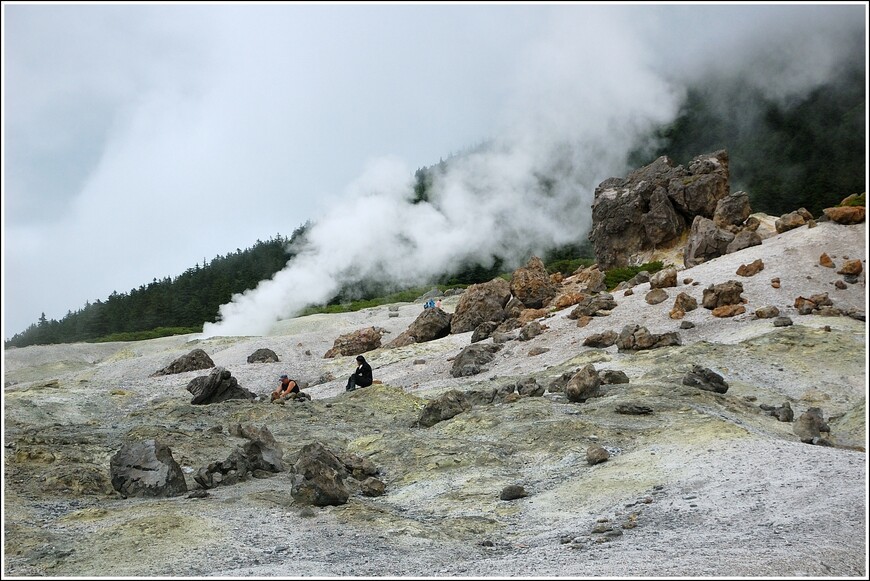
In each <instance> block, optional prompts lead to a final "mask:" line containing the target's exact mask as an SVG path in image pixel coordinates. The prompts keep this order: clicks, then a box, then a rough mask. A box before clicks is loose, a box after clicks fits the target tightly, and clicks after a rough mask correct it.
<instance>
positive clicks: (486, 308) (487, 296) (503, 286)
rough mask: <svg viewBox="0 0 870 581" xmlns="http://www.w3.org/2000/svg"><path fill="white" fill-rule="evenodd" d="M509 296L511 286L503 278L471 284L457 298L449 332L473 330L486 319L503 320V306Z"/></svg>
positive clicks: (504, 315)
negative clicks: (457, 301)
mask: <svg viewBox="0 0 870 581" xmlns="http://www.w3.org/2000/svg"><path fill="white" fill-rule="evenodd" d="M510 298H511V288H510V284H509V283H508V281H506V280H504V279H503V278H494V279H492V280H491V281H489V282H484V283H481V284H473V285H471V286H470V287H468V288H467V289H466V290H465V292H464V293H462V296H461V297H460V298H459V303H457V305H456V309H455V310H454V311H453V317H452V318H451V319H450V332H451V333H453V334H456V333H465V332H468V331H474V330H475V329H476V328H477V326H478V325H480V324H481V323H484V322H486V321H503V320H504V319H505V317H506V314H505V310H504V309H505V306H506V305H507V303H508V301H509V300H510Z"/></svg>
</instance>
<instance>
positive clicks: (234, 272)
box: [5, 226, 305, 347]
mask: <svg viewBox="0 0 870 581" xmlns="http://www.w3.org/2000/svg"><path fill="white" fill-rule="evenodd" d="M304 231H305V226H300V227H299V228H298V229H297V230H296V231H295V232H294V233H293V235H292V236H291V237H290V238H289V239H288V238H285V237H284V236H282V235H280V234H278V235H277V236H275V237H274V238H270V239H269V240H267V241H265V242H263V241H259V240H258V241H257V242H256V244H254V246H253V247H252V248H248V249H245V250H241V249H237V250H236V251H235V252H232V253H229V254H227V255H225V256H220V255H219V256H216V257H215V258H214V259H213V260H212V261H211V262H209V263H208V264H202V265H199V264H197V265H195V266H194V267H192V268H189V269H187V270H186V271H185V272H184V273H183V274H181V275H179V276H177V277H175V278H169V277H166V278H164V279H162V280H157V279H156V278H155V279H154V280H153V281H151V283H149V284H147V285H142V286H140V287H139V288H135V289H132V290H130V292H129V293H118V292H113V293H112V294H111V295H109V297H108V298H107V299H106V300H105V301H101V300H97V301H96V302H94V303H87V304H86V305H85V306H84V307H82V308H81V309H79V310H77V311H75V312H68V313H67V315H66V316H65V317H64V318H63V319H61V320H60V321H55V320H54V319H50V320H49V319H46V317H45V314H43V315H42V317H41V318H40V320H39V321H38V322H37V323H35V324H33V325H31V326H30V327H28V328H27V330H25V331H24V332H22V333H18V334H16V335H14V336H13V337H12V338H11V339H9V340H8V341H6V342H5V346H6V347H24V346H27V345H40V344H53V343H72V342H79V341H94V340H98V339H101V340H133V339H137V338H139V339H141V338H151V337H155V336H161V335H170V334H178V333H193V332H199V331H202V324H203V322H205V321H214V320H215V317H216V316H217V313H218V307H219V306H220V305H222V304H224V303H227V302H229V300H230V298H231V297H232V295H233V294H234V293H239V292H242V291H244V290H246V289H249V288H254V287H255V286H257V283H259V282H260V281H261V280H263V279H268V278H271V277H272V276H273V275H274V274H275V273H276V272H278V271H279V270H281V269H282V268H283V267H284V265H285V264H286V263H287V261H288V260H289V259H290V258H291V257H292V256H293V253H292V251H291V250H290V249H292V247H293V245H292V242H293V241H295V240H296V239H297V238H298V237H299V236H301V235H302V234H303V233H304Z"/></svg>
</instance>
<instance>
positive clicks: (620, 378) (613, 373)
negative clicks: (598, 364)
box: [598, 369, 628, 385]
mask: <svg viewBox="0 0 870 581" xmlns="http://www.w3.org/2000/svg"><path fill="white" fill-rule="evenodd" d="M598 377H599V378H601V383H602V385H615V384H624V383H628V376H627V375H626V374H625V372H624V371H619V370H617V369H602V370H601V371H599V372H598Z"/></svg>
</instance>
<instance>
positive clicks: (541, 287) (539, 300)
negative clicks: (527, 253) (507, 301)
mask: <svg viewBox="0 0 870 581" xmlns="http://www.w3.org/2000/svg"><path fill="white" fill-rule="evenodd" d="M510 291H511V293H512V294H513V296H514V297H516V298H517V299H518V300H519V301H520V302H521V303H522V304H523V305H524V306H525V307H527V308H530V309H540V308H541V307H543V306H544V305H546V304H549V302H550V301H552V300H553V299H554V298H555V297H556V285H555V284H553V281H552V280H551V279H550V275H549V273H547V269H546V267H545V266H544V262H543V261H542V260H541V259H540V258H538V257H537V256H533V257H532V258H531V259H530V260H529V262H528V263H527V264H526V265H525V266H524V267H521V268H518V269H516V270H515V271H514V272H513V276H512V277H511V282H510Z"/></svg>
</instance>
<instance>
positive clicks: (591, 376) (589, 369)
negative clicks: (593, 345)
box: [565, 363, 601, 403]
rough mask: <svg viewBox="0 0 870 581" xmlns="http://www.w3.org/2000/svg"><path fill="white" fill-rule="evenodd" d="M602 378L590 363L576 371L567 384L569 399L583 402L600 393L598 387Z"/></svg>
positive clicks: (566, 390)
mask: <svg viewBox="0 0 870 581" xmlns="http://www.w3.org/2000/svg"><path fill="white" fill-rule="evenodd" d="M600 386H601V379H600V378H599V377H598V373H597V372H596V371H595V367H594V366H593V365H592V364H591V363H590V364H588V365H586V366H585V367H583V368H582V369H581V370H580V371H578V372H577V373H575V374H574V375H573V376H572V377H571V379H570V380H569V381H568V383H567V385H565V395H566V396H567V397H568V401H572V402H579V403H583V402H585V401H586V400H587V399H589V398H591V397H595V396H597V395H599V391H598V388H599V387H600Z"/></svg>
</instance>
